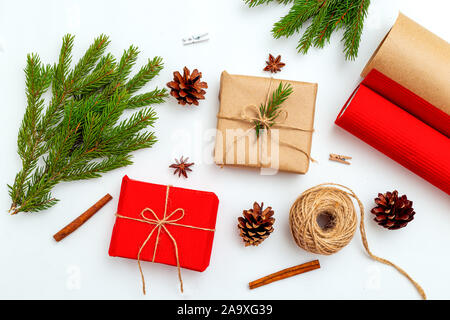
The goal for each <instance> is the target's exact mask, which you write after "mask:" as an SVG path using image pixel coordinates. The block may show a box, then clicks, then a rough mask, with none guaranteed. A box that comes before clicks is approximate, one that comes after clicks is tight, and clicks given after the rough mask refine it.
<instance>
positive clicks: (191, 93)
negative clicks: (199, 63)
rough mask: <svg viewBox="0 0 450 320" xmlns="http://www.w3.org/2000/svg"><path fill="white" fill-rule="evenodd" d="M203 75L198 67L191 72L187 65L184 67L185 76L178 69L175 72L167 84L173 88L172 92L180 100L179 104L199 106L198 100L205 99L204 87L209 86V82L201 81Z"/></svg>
mask: <svg viewBox="0 0 450 320" xmlns="http://www.w3.org/2000/svg"><path fill="white" fill-rule="evenodd" d="M201 77H202V73H201V72H198V70H197V69H194V71H192V74H191V72H190V71H189V69H188V68H186V67H184V69H183V76H181V74H180V73H179V72H178V71H175V72H174V73H173V81H170V82H168V83H167V86H168V87H169V88H170V89H171V90H170V94H171V95H172V96H173V97H175V98H176V99H177V100H178V104H181V105H183V106H184V105H186V103H187V104H195V105H196V106H198V100H200V99H205V93H206V91H205V90H203V89H206V88H208V84H207V83H206V82H201V81H200V79H201Z"/></svg>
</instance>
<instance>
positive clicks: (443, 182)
mask: <svg viewBox="0 0 450 320" xmlns="http://www.w3.org/2000/svg"><path fill="white" fill-rule="evenodd" d="M369 84H370V83H369ZM379 88H383V87H382V86H379ZM390 94H391V95H392V94H393V95H394V96H397V95H396V93H395V91H392V92H391V93H390ZM397 97H398V98H399V99H403V100H404V98H402V97H400V96H397ZM391 98H392V96H391ZM391 100H392V99H391ZM403 100H402V101H403ZM404 101H406V100H404ZM336 124H337V125H338V126H340V127H342V128H343V129H345V130H347V131H348V132H350V133H351V134H353V135H355V136H356V137H358V138H360V139H361V140H363V141H365V142H366V143H368V144H369V145H371V146H372V147H374V148H375V149H377V150H379V151H380V152H382V153H384V154H385V155H387V156H388V157H390V158H392V159H393V160H395V161H397V162H398V163H400V164H401V165H403V166H404V167H406V168H408V169H409V170H411V171H412V172H414V173H416V174H417V175H419V176H421V177H422V178H424V179H425V180H427V181H429V182H430V183H432V184H433V185H435V186H436V187H438V188H440V189H442V190H443V191H444V192H446V193H447V194H450V140H449V138H448V137H446V136H445V135H444V134H442V133H440V132H439V131H437V130H435V129H434V128H432V127H430V126H429V125H427V124H426V123H425V122H423V121H421V120H420V119H419V118H417V117H415V116H414V115H412V114H411V113H409V112H407V111H405V110H404V109H402V108H401V107H399V106H398V105H396V104H394V103H392V102H391V101H389V100H387V99H386V98H384V97H383V96H381V95H380V94H379V93H377V92H375V91H373V90H372V89H371V88H369V87H368V86H367V85H366V84H365V83H364V82H363V83H362V84H361V85H360V86H359V87H358V88H357V89H356V90H355V92H354V94H353V95H352V97H351V98H350V99H349V101H348V102H347V103H346V105H345V106H344V108H343V109H342V110H341V112H340V113H339V115H338V117H337V119H336ZM447 125H449V124H448V123H447Z"/></svg>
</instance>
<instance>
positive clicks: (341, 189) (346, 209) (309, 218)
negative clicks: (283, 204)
mask: <svg viewBox="0 0 450 320" xmlns="http://www.w3.org/2000/svg"><path fill="white" fill-rule="evenodd" d="M352 198H353V199H355V200H356V201H357V203H358V206H359V209H360V224H359V229H360V232H361V239H362V243H363V245H364V248H365V249H366V251H367V253H368V254H369V256H370V257H371V258H372V259H374V260H376V261H378V262H381V263H384V264H387V265H390V266H392V267H394V268H395V269H397V270H398V271H399V272H400V273H401V274H402V275H404V276H405V277H406V278H408V280H409V281H410V282H411V283H412V284H413V285H414V286H415V287H416V289H417V291H418V292H419V294H420V295H421V296H422V298H423V299H426V298H427V297H426V294H425V291H424V290H423V289H422V287H421V286H420V285H419V284H418V283H417V282H416V281H414V279H412V278H411V277H410V276H409V275H408V274H407V273H406V272H405V271H404V270H403V269H402V268H400V267H399V266H397V265H395V264H394V263H392V262H390V261H389V260H386V259H383V258H380V257H377V256H375V255H374V254H372V252H371V251H370V249H369V245H368V242H367V236H366V231H365V228H364V206H363V204H362V202H361V201H360V200H359V199H358V197H357V196H356V194H355V193H354V192H353V191H352V190H351V189H349V188H347V187H346V186H343V185H340V184H335V183H324V184H319V185H317V186H315V187H312V188H310V189H308V190H306V191H305V192H303V193H302V194H301V195H300V196H299V197H298V198H297V200H295V202H294V204H293V205H292V207H291V210H290V212H289V224H290V227H291V232H292V235H293V237H294V240H295V242H296V243H297V245H298V246H299V247H301V248H303V249H305V250H306V251H308V252H312V253H317V254H324V255H330V254H333V253H336V252H338V251H339V250H341V249H342V248H343V247H345V246H346V245H347V244H348V243H349V242H350V241H351V240H352V238H353V236H354V234H355V231H356V226H357V220H358V218H357V213H356V209H355V207H354V205H353V201H352ZM320 216H325V217H326V218H328V224H326V225H325V226H320V225H319V223H318V221H317V220H318V218H319V219H320Z"/></svg>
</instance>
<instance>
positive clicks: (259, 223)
mask: <svg viewBox="0 0 450 320" xmlns="http://www.w3.org/2000/svg"><path fill="white" fill-rule="evenodd" d="M263 205H264V203H261V206H260V205H259V204H258V203H256V202H255V203H254V204H253V209H250V210H244V212H243V215H244V217H239V218H238V222H239V223H238V228H239V230H240V236H241V237H242V239H243V240H244V242H245V246H246V247H247V246H250V245H252V246H257V245H258V244H260V243H261V242H263V241H264V239H266V238H267V237H268V236H269V235H270V234H271V233H272V231H273V223H274V222H275V218H272V216H273V214H274V212H273V210H272V207H267V208H266V209H265V210H264V211H263Z"/></svg>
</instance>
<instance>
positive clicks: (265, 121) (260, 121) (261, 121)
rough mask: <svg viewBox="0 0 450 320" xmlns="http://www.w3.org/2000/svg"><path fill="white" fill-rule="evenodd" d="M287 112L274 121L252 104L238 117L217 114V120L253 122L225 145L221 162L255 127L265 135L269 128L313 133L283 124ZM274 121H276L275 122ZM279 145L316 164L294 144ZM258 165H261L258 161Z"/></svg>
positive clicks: (286, 117)
mask: <svg viewBox="0 0 450 320" xmlns="http://www.w3.org/2000/svg"><path fill="white" fill-rule="evenodd" d="M272 82H273V78H272V77H271V78H270V81H269V85H268V89H267V94H266V100H265V104H267V103H268V101H269V98H270V88H271V86H272ZM251 113H254V114H256V116H252V115H251ZM280 115H283V118H281V119H280V118H279V117H280ZM288 116H289V114H288V112H287V111H286V110H281V111H280V112H279V113H278V115H277V117H276V119H269V118H267V117H266V115H263V114H262V113H261V110H260V108H258V107H257V106H256V105H254V104H249V105H246V106H244V107H243V108H242V111H241V114H240V117H233V116H226V115H223V114H218V115H217V118H218V119H226V120H234V121H243V122H250V123H252V122H253V125H252V126H251V127H250V128H249V129H248V130H246V131H245V132H244V133H243V134H241V135H239V136H238V137H237V138H236V141H234V139H233V141H231V142H230V143H228V144H227V146H226V148H225V152H224V154H223V162H224V163H225V162H226V161H225V159H226V154H227V153H228V150H229V149H230V148H231V147H232V146H233V145H234V144H235V143H237V142H238V141H240V140H241V139H243V138H245V137H246V136H247V134H248V133H249V132H251V131H253V130H254V129H256V127H257V126H259V125H262V126H263V128H264V129H266V130H267V133H268V134H270V132H271V128H272V127H277V128H285V129H290V130H298V131H302V132H314V130H313V129H303V128H300V127H297V126H292V125H288V124H285V123H284V122H285V121H286V120H287V119H288ZM275 120H276V121H275ZM258 140H259V137H258V138H257V141H258ZM280 144H281V145H285V146H287V147H289V148H291V149H294V150H297V151H299V152H301V153H303V154H304V155H305V156H306V157H307V158H308V160H309V161H311V162H317V161H316V160H314V159H313V158H312V157H311V156H310V155H309V154H308V153H307V152H306V151H305V150H303V149H301V148H299V147H297V146H296V145H294V144H291V143H289V142H284V141H280ZM259 163H261V162H260V161H259Z"/></svg>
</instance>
